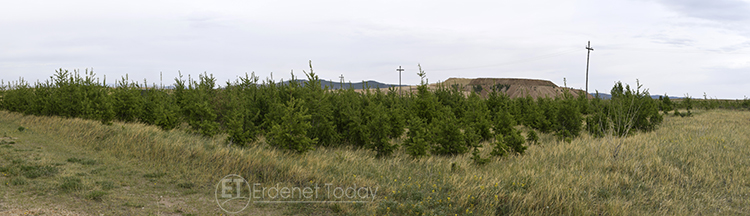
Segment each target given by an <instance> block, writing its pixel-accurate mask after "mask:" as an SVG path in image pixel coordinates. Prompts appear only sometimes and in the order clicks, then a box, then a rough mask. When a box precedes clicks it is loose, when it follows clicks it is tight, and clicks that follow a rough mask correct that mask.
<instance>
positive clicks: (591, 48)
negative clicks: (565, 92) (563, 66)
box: [586, 41, 594, 94]
mask: <svg viewBox="0 0 750 216" xmlns="http://www.w3.org/2000/svg"><path fill="white" fill-rule="evenodd" d="M586 49H587V50H588V53H587V54H586V93H587V94H588V93H589V56H591V51H594V48H593V47H591V41H589V44H588V45H587V46H586Z"/></svg>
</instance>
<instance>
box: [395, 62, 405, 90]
mask: <svg viewBox="0 0 750 216" xmlns="http://www.w3.org/2000/svg"><path fill="white" fill-rule="evenodd" d="M396 71H398V94H399V95H401V72H404V69H402V68H401V66H398V69H396Z"/></svg>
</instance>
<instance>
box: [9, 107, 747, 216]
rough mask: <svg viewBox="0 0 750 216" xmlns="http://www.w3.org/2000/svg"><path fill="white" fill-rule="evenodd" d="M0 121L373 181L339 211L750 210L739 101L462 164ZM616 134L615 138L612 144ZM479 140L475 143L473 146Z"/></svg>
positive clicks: (271, 177) (258, 170)
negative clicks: (368, 198) (735, 107)
mask: <svg viewBox="0 0 750 216" xmlns="http://www.w3.org/2000/svg"><path fill="white" fill-rule="evenodd" d="M0 120H1V121H3V122H6V123H12V124H18V125H22V126H24V127H26V128H28V130H29V131H33V132H35V133H43V134H48V135H50V136H57V137H59V138H60V139H67V140H69V141H71V143H77V144H78V145H81V146H84V147H88V148H92V149H99V150H100V151H104V152H107V153H110V154H113V155H119V156H121V157H128V158H135V159H139V160H143V161H147V162H149V163H150V164H152V165H153V166H156V167H161V168H163V169H165V170H170V172H179V173H183V174H185V176H191V177H190V178H194V179H195V182H199V185H201V186H202V187H203V188H204V189H205V190H207V191H209V190H210V191H213V187H214V185H215V184H216V182H217V181H218V179H220V178H221V177H223V176H224V175H226V174H240V175H242V176H244V177H245V178H247V179H248V180H249V181H253V182H261V183H280V184H282V185H296V186H304V185H311V184H319V185H322V184H324V183H331V184H334V185H352V184H356V185H360V186H372V187H379V190H378V194H377V196H376V199H375V201H374V202H371V203H367V204H326V206H327V207H330V208H331V209H335V210H337V211H339V212H340V213H345V214H347V213H351V214H358V215H361V214H367V215H370V214H377V215H382V214H393V215H403V214H420V213H425V214H428V215H432V214H438V215H447V214H450V215H453V214H460V215H488V214H513V215H528V214H567V215H589V214H603V215H665V214H669V215H687V214H691V215H693V214H722V215H724V214H748V213H750V197H748V196H750V181H749V180H748V179H750V170H748V169H747V166H748V164H750V158H748V157H747V155H750V148H748V145H749V144H750V137H748V136H747V135H746V131H750V113H749V112H741V111H728V110H711V111H696V112H695V116H694V117H692V118H677V117H666V118H665V119H664V123H663V124H662V125H661V126H659V127H658V129H657V130H655V131H654V132H649V133H640V134H635V135H633V136H629V137H626V138H618V137H604V138H593V137H591V136H589V135H587V134H583V135H582V136H581V137H580V138H578V139H575V140H572V142H571V143H566V142H558V141H556V140H557V139H555V138H553V137H551V136H552V135H549V134H542V135H541V138H540V144H538V145H531V146H529V149H528V150H527V153H526V154H525V155H523V156H511V157H506V158H493V159H492V160H491V161H490V162H489V163H488V164H486V165H484V166H476V165H473V164H472V163H470V160H469V157H471V156H470V155H459V156H428V157H424V158H422V159H413V158H412V157H411V156H409V155H408V154H406V153H405V152H403V151H402V150H399V151H396V152H394V155H393V156H392V157H391V158H388V159H378V158H375V157H374V155H373V154H372V153H371V152H368V151H366V150H362V149H355V148H349V147H320V148H317V149H316V150H313V151H310V152H308V153H306V154H302V155H297V154H289V153H286V152H285V151H279V150H275V148H269V146H268V145H267V144H265V142H264V140H263V139H262V138H261V139H260V140H258V141H257V142H256V143H255V144H254V145H251V147H249V148H235V147H227V146H226V145H225V144H224V142H223V139H222V138H221V137H215V138H206V137H203V136H200V135H196V134H193V133H189V132H183V131H181V130H171V131H163V130H160V129H159V128H157V127H155V126H149V125H144V124H138V123H119V122H115V123H114V124H113V125H111V126H108V125H103V124H101V123H99V122H96V121H93V120H82V119H66V118H60V117H37V116H24V115H22V114H17V113H9V112H6V111H2V112H0ZM482 144H483V145H485V146H486V145H488V143H482ZM617 145H621V146H622V147H620V148H619V149H618V150H615V146H617ZM489 151H490V148H482V152H481V153H480V154H482V155H488V154H489ZM280 207H281V208H287V207H289V206H280Z"/></svg>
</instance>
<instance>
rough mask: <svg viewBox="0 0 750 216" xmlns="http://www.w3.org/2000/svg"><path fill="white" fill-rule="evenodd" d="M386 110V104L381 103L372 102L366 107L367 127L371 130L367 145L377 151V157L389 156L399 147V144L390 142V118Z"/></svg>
mask: <svg viewBox="0 0 750 216" xmlns="http://www.w3.org/2000/svg"><path fill="white" fill-rule="evenodd" d="M386 112H387V111H386V108H385V106H384V105H382V104H379V103H370V104H369V105H368V106H367V107H366V109H365V114H366V116H367V120H368V121H367V129H368V130H369V131H370V139H369V140H368V145H367V147H368V148H369V149H372V150H374V151H375V152H377V155H376V157H384V156H389V155H391V153H393V151H394V150H396V148H398V145H396V144H391V142H390V141H391V140H390V138H389V136H388V135H389V133H390V132H391V128H390V124H388V123H389V120H390V119H389V118H388V115H387V113H386Z"/></svg>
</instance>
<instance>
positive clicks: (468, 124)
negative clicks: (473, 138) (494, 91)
mask: <svg viewBox="0 0 750 216" xmlns="http://www.w3.org/2000/svg"><path fill="white" fill-rule="evenodd" d="M465 110H466V111H465V113H464V118H463V125H464V126H465V128H473V129H474V130H475V131H474V132H475V133H476V134H477V135H479V137H480V139H481V140H489V139H491V138H492V133H491V132H490V127H491V124H490V120H491V118H490V112H489V109H487V105H486V104H485V103H484V101H482V99H481V98H479V95H477V94H476V93H474V92H472V93H471V94H470V95H469V98H468V99H467V102H466V108H465Z"/></svg>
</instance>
